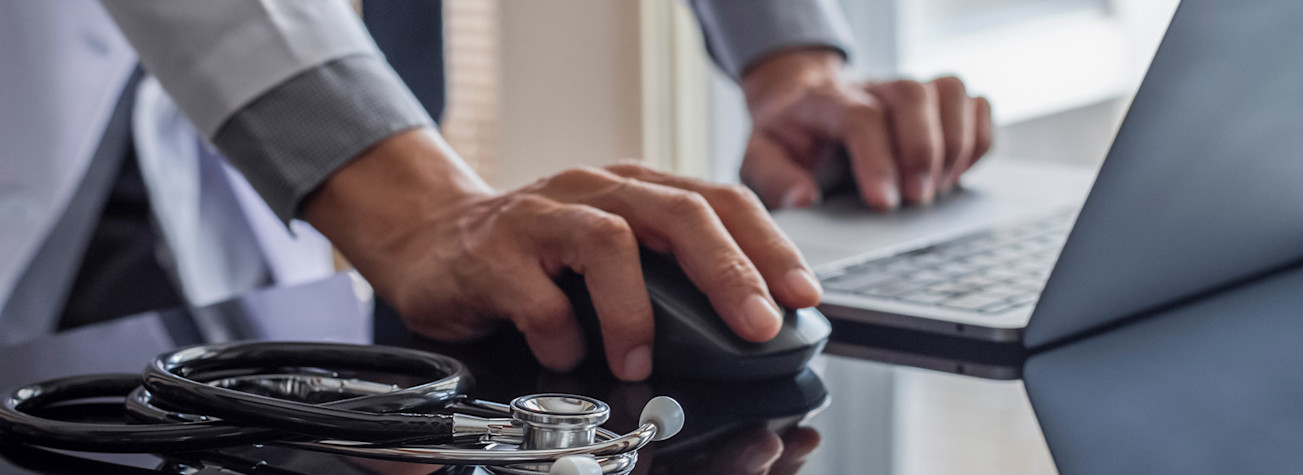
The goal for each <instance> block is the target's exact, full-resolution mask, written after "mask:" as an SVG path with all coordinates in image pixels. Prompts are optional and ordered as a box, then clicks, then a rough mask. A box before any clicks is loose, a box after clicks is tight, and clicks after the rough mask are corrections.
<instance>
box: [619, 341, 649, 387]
mask: <svg viewBox="0 0 1303 475" xmlns="http://www.w3.org/2000/svg"><path fill="white" fill-rule="evenodd" d="M651 370H652V360H651V347H650V346H647V345H643V346H639V347H637V348H634V349H632V350H629V352H628V353H625V354H624V379H626V380H629V381H642V380H644V379H647V377H648V376H651Z"/></svg>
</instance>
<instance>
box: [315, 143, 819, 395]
mask: <svg viewBox="0 0 1303 475" xmlns="http://www.w3.org/2000/svg"><path fill="white" fill-rule="evenodd" d="M459 164H460V161H458V160H456V159H455V155H453V154H452V151H451V150H449V149H448V147H447V146H446V145H445V144H443V143H442V141H441V140H440V139H439V137H438V136H437V134H435V133H434V132H433V131H432V130H429V129H425V130H420V131H412V132H407V133H403V134H399V135H397V136H395V137H393V138H390V139H386V140H385V141H383V142H382V143H381V144H380V145H379V146H378V147H376V148H375V149H374V150H372V151H369V152H367V153H365V154H364V155H363V156H362V157H360V158H358V159H356V160H355V161H354V162H353V163H350V164H349V165H347V166H345V167H344V168H343V169H342V170H341V171H340V172H339V173H337V174H336V175H335V176H334V177H332V178H330V179H329V180H328V181H327V182H326V183H325V184H323V185H322V186H321V188H320V191H318V192H316V193H315V194H314V195H313V196H311V197H309V200H308V201H307V202H306V204H305V216H306V217H307V218H308V220H309V221H310V222H311V223H312V224H313V225H315V226H316V227H317V229H319V230H321V231H322V232H323V233H324V234H326V236H328V237H330V238H331V240H332V241H333V242H334V243H335V245H336V246H337V247H338V248H339V249H340V250H341V252H343V253H344V255H345V256H347V257H348V258H349V260H350V261H351V262H352V263H353V264H354V265H355V266H356V267H357V269H358V270H359V271H360V272H361V273H362V274H363V275H365V276H366V277H367V279H368V280H369V281H370V282H371V283H372V285H374V286H375V288H376V290H377V292H379V294H380V295H381V296H383V297H384V298H385V299H387V300H388V301H389V302H390V303H392V304H393V305H394V307H395V308H396V309H397V310H398V311H399V313H400V314H402V315H403V317H404V320H405V321H406V323H407V325H408V326H409V327H410V328H411V329H412V330H414V331H416V332H419V333H422V334H424V335H427V336H430V337H433V338H436V339H441V340H468V339H474V338H477V337H480V336H482V335H484V334H486V333H488V332H489V331H490V330H492V329H493V328H494V327H496V326H497V324H498V323H499V321H502V320H507V321H510V322H511V323H513V324H514V325H515V326H516V328H517V329H519V330H520V331H521V332H522V333H524V335H525V338H526V340H527V341H528V342H529V345H530V349H531V350H532V351H533V353H534V355H535V356H537V357H538V359H539V361H540V362H541V363H542V364H543V365H544V366H546V367H548V368H551V369H554V370H562V371H564V370H568V369H571V368H573V367H574V366H575V365H576V364H578V363H579V362H580V361H581V360H582V359H583V357H584V348H585V346H584V344H583V334H582V332H581V330H580V327H579V326H578V324H577V322H576V321H575V319H574V317H573V315H572V310H571V306H570V302H569V301H568V300H567V298H566V297H565V295H564V294H563V293H562V292H561V290H560V289H559V288H558V287H557V286H556V285H555V284H554V283H553V278H555V277H556V276H558V275H559V274H560V273H561V272H562V271H563V270H564V269H566V268H569V269H572V270H574V271H575V272H578V273H580V274H583V276H584V281H585V283H586V285H587V286H588V289H589V290H590V292H591V294H592V296H593V305H594V307H595V308H596V310H597V314H598V319H599V322H600V327H601V333H602V339H603V341H604V343H605V350H606V357H607V360H608V361H609V362H610V366H611V371H612V372H613V373H614V374H615V375H616V376H617V377H619V378H621V379H625V380H641V379H644V378H646V377H647V376H648V375H649V374H650V373H651V369H652V368H651V361H652V360H651V355H652V351H653V349H652V348H651V344H652V341H653V333H654V328H653V322H652V309H651V304H650V302H649V299H648V297H647V289H646V286H645V284H644V283H643V279H642V272H641V269H640V265H639V257H638V252H639V250H638V247H639V245H642V246H645V247H648V248H650V249H653V250H657V251H662V252H669V253H673V254H674V255H675V257H676V258H677V259H678V261H679V263H680V264H681V265H682V266H683V269H684V271H685V272H686V273H687V275H688V276H689V277H690V278H691V279H692V281H693V282H694V283H695V284H696V285H697V287H699V288H701V289H702V290H703V291H704V292H705V293H706V295H707V296H709V298H710V301H711V303H712V304H714V306H715V309H716V310H717V311H718V312H719V314H720V315H721V316H722V317H723V319H724V321H725V322H726V323H727V324H728V325H729V327H730V328H732V329H733V330H734V331H735V332H737V334H738V335H740V336H741V337H742V338H745V339H747V340H751V341H764V340H768V339H770V338H773V337H774V335H775V334H777V332H778V329H779V327H780V326H781V318H782V317H781V313H780V311H779V309H778V308H777V307H776V306H775V302H774V299H775V297H776V298H777V301H778V302H782V303H783V304H785V305H788V306H792V307H807V306H811V305H815V304H817V303H818V301H819V296H820V292H821V290H820V288H819V284H818V281H817V280H816V279H815V278H814V275H813V274H812V273H811V271H810V269H809V267H808V266H807V265H806V263H805V262H804V261H803V259H802V258H801V256H800V254H799V253H798V252H797V251H796V249H795V247H793V246H792V244H791V242H790V241H788V239H787V238H786V237H785V236H784V235H783V234H782V232H781V231H779V230H778V228H777V227H776V226H775V224H774V223H773V222H772V221H771V220H770V219H769V218H768V215H767V213H766V212H765V210H764V207H763V205H762V204H761V203H760V201H759V200H758V199H757V198H756V197H755V195H754V194H752V193H751V192H750V191H749V190H747V189H746V188H744V187H740V186H719V185H713V184H709V183H705V182H701V181H697V180H692V179H688V178H682V177H676V176H672V175H669V174H665V173H661V172H657V171H655V170H651V169H649V168H647V167H644V166H641V165H637V164H632V163H630V164H620V165H614V166H610V167H607V168H605V169H595V168H590V169H577V170H570V171H566V172H562V173H559V174H557V175H555V176H552V177H548V178H545V179H542V180H540V181H538V182H536V183H534V184H532V185H530V186H527V187H524V188H521V189H519V190H514V191H509V192H496V191H494V190H492V189H490V188H489V187H488V186H487V185H484V184H483V182H481V181H479V180H478V179H477V178H475V177H474V175H473V174H471V173H470V172H469V171H468V170H465V168H464V167H462V166H460V165H459ZM771 291H772V295H771Z"/></svg>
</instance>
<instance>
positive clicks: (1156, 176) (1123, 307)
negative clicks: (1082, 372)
mask: <svg viewBox="0 0 1303 475" xmlns="http://www.w3.org/2000/svg"><path fill="white" fill-rule="evenodd" d="M1301 31H1303V2H1299V1H1297V0H1259V1H1254V2H1243V1H1237V0H1185V1H1184V2H1183V3H1182V4H1181V6H1180V7H1179V8H1178V9H1177V12H1176V14H1175V16H1174V17H1173V19H1172V23H1171V25H1170V27H1169V28H1168V31H1167V35H1166V37H1165V38H1164V39H1163V43H1162V45H1161V46H1160V47H1159V49H1158V53H1157V54H1156V56H1155V57H1154V60H1153V62H1152V63H1151V65H1150V69H1149V73H1148V75H1147V76H1146V78H1145V80H1144V83H1143V84H1142V85H1141V87H1140V90H1139V92H1138V93H1137V94H1136V97H1135V100H1134V101H1133V102H1132V105H1131V110H1130V111H1129V112H1128V114H1127V117H1126V119H1125V120H1124V121H1123V123H1122V127H1121V129H1120V130H1119V132H1118V135H1117V137H1116V139H1115V140H1114V143H1113V148H1112V150H1110V152H1109V155H1108V158H1107V159H1106V161H1105V162H1104V165H1103V167H1102V169H1101V170H1100V173H1099V176H1098V177H1097V178H1096V181H1095V185H1094V188H1093V189H1092V190H1091V192H1090V195H1089V197H1088V198H1087V201H1086V204H1085V206H1084V207H1083V209H1082V211H1081V214H1080V216H1079V217H1078V219H1077V223H1076V226H1075V227H1074V228H1073V231H1072V234H1071V235H1070V237H1069V239H1068V242H1067V245H1066V246H1065V247H1064V249H1063V252H1062V254H1061V255H1060V257H1059V261H1058V264H1057V266H1056V267H1055V269H1054V272H1053V274H1052V275H1051V277H1050V279H1049V281H1048V283H1047V284H1046V288H1045V291H1044V293H1042V295H1041V300H1040V303H1039V304H1038V306H1037V308H1036V310H1035V312H1034V314H1033V315H1032V318H1031V323H1030V325H1029V326H1028V328H1027V332H1026V344H1027V346H1028V347H1033V348H1034V347H1038V346H1043V345H1046V344H1048V343H1052V342H1055V341H1058V340H1062V339H1064V338H1068V337H1071V336H1074V335H1078V334H1080V333H1082V332H1085V331H1089V330H1091V329H1094V328H1099V327H1101V326H1105V325H1107V324H1109V323H1113V322H1117V321H1119V320H1123V319H1126V318H1128V317H1132V316H1136V315H1141V314H1144V313H1146V312H1148V311H1151V310H1153V309H1156V308H1161V307H1164V306H1169V305H1172V304H1174V303H1177V302H1181V301H1183V300H1187V299H1191V298H1194V297H1197V296H1200V295H1203V294H1205V293H1208V292H1210V291H1214V290H1217V289H1219V288H1222V287H1225V286H1228V285H1230V284H1233V283H1236V282H1240V281H1243V280H1246V279H1249V278H1252V277H1254V276H1257V275H1261V274H1263V273H1266V272H1269V271H1272V270H1276V269H1281V268H1284V267H1287V266H1289V265H1291V264H1292V263H1296V262H1299V261H1300V259H1303V34H1300V32H1301Z"/></svg>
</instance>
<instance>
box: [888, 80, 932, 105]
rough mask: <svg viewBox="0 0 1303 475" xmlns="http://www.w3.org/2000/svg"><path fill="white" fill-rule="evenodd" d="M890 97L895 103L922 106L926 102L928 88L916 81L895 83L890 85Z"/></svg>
mask: <svg viewBox="0 0 1303 475" xmlns="http://www.w3.org/2000/svg"><path fill="white" fill-rule="evenodd" d="M890 89H891V95H892V96H894V98H895V101H896V102H899V103H901V104H904V105H917V104H923V103H925V102H927V100H928V88H927V86H924V85H923V84H922V83H920V82H918V81H910V80H904V81H896V82H894V83H891V87H890Z"/></svg>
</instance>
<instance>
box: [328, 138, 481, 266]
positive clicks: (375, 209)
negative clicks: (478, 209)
mask: <svg viewBox="0 0 1303 475" xmlns="http://www.w3.org/2000/svg"><path fill="white" fill-rule="evenodd" d="M492 193H494V191H493V189H492V188H490V187H489V186H488V185H487V184H485V183H484V181H483V180H481V179H480V178H479V177H478V176H477V175H475V173H474V172H473V171H471V170H470V168H469V167H467V166H466V165H465V163H464V162H462V160H461V159H460V157H458V156H457V154H456V152H454V151H453V150H452V148H451V147H449V146H448V144H447V143H445V142H444V141H443V139H442V138H441V137H440V136H439V134H438V132H436V131H435V130H434V129H432V128H428V127H423V128H419V129H413V130H408V131H405V132H399V133H397V134H394V135H392V136H390V137H387V138H385V139H384V140H381V141H380V142H378V143H376V144H375V145H374V146H372V147H371V148H369V149H367V150H366V151H364V152H362V153H361V154H359V155H358V156H357V157H356V158H354V159H353V160H351V161H349V162H348V163H347V164H345V165H344V166H343V167H341V168H340V169H339V170H338V171H336V172H335V173H334V174H333V175H331V176H330V177H329V178H327V179H326V181H325V182H323V183H322V184H321V186H319V187H318V188H317V189H316V190H315V191H314V192H313V193H312V194H310V195H308V197H307V198H306V199H304V201H303V217H304V218H305V219H306V220H307V221H308V222H309V223H311V224H312V225H313V226H314V227H316V228H317V229H318V230H319V231H321V233H322V234H324V235H325V236H326V237H328V238H330V240H331V242H332V243H334V244H335V246H336V247H338V248H339V249H340V251H342V252H343V253H344V255H345V256H347V257H349V259H352V260H356V259H359V258H360V257H362V256H360V255H359V254H361V253H367V252H369V251H371V250H376V249H383V248H387V247H389V246H391V245H394V244H395V243H397V242H399V241H401V240H402V237H403V234H405V231H404V229H405V228H406V227H407V226H406V225H407V224H411V223H414V222H419V221H421V220H422V219H423V217H427V216H435V215H438V214H441V213H443V211H444V210H446V209H448V208H451V207H454V206H457V204H458V203H462V202H465V201H467V200H471V199H475V198H476V197H482V196H486V195H489V194H492ZM355 263H356V262H355Z"/></svg>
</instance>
